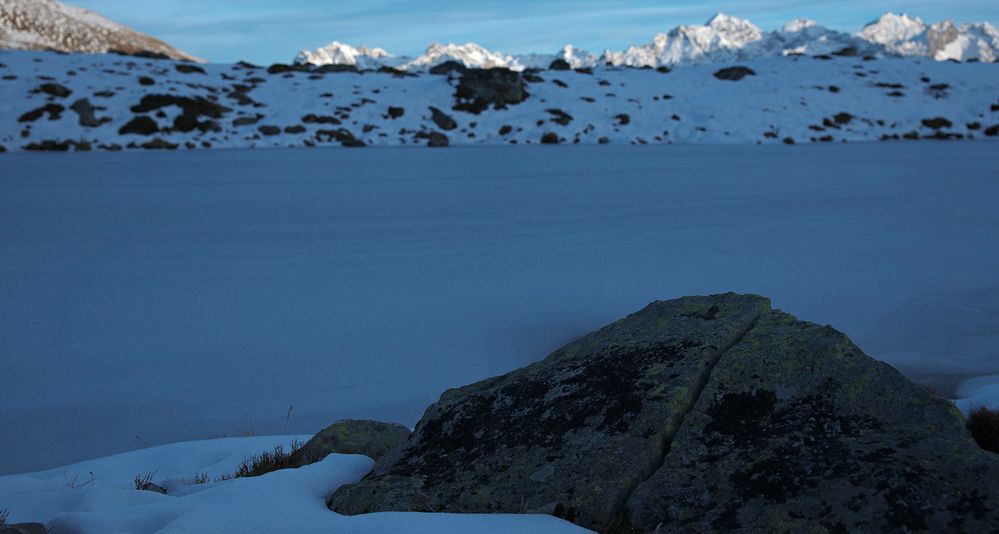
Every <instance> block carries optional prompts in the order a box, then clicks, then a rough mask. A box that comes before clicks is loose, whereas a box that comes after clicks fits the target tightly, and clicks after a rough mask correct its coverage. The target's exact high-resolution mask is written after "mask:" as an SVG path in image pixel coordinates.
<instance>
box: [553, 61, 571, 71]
mask: <svg viewBox="0 0 999 534" xmlns="http://www.w3.org/2000/svg"><path fill="white" fill-rule="evenodd" d="M548 70H572V65H570V64H569V62H568V61H566V60H564V59H562V58H558V59H556V60H555V61H552V62H551V64H549V65H548Z"/></svg>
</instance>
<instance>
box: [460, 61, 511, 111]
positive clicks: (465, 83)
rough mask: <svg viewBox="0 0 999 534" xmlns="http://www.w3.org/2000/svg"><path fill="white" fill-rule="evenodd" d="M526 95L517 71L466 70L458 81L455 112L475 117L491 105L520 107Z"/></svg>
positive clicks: (497, 107) (496, 69)
mask: <svg viewBox="0 0 999 534" xmlns="http://www.w3.org/2000/svg"><path fill="white" fill-rule="evenodd" d="M527 96H528V95H527V91H526V90H525V89H524V78H523V77H522V76H521V74H520V73H519V72H515V71H512V70H510V69H505V68H495V69H468V70H467V71H465V72H464V73H463V74H462V75H461V79H460V80H459V81H458V87H457V89H456V91H455V99H456V101H457V102H456V104H455V105H454V109H455V110H457V111H468V112H470V113H476V114H478V113H481V112H483V111H485V110H486V109H488V108H489V107H490V106H492V107H494V108H496V109H504V108H506V107H507V106H508V105H512V104H519V103H521V102H523V101H524V100H525V99H526V98H527Z"/></svg>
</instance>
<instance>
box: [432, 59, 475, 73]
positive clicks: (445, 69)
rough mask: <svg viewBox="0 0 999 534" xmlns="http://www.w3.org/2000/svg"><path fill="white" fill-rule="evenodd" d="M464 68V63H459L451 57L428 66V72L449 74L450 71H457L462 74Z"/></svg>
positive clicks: (465, 68)
mask: <svg viewBox="0 0 999 534" xmlns="http://www.w3.org/2000/svg"><path fill="white" fill-rule="evenodd" d="M466 70H468V67H466V66H465V64H464V63H459V62H457V61H454V60H453V59H452V60H448V61H445V62H444V63H441V64H439V65H434V66H433V67H430V74H437V75H441V74H451V73H452V72H457V73H459V74H462V73H464V72H465V71H466Z"/></svg>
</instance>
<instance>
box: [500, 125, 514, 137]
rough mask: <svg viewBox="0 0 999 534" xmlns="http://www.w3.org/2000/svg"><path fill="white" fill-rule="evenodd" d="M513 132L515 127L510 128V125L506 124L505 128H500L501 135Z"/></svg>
mask: <svg viewBox="0 0 999 534" xmlns="http://www.w3.org/2000/svg"><path fill="white" fill-rule="evenodd" d="M512 131H513V126H510V125H509V124H504V125H503V126H500V129H499V134H500V135H507V134H509V133H510V132H512Z"/></svg>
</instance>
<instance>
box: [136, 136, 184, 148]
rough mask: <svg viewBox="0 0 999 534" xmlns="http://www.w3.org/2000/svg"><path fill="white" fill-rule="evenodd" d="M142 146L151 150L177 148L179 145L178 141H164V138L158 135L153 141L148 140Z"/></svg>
mask: <svg viewBox="0 0 999 534" xmlns="http://www.w3.org/2000/svg"><path fill="white" fill-rule="evenodd" d="M141 146H142V148H146V149H150V150H177V147H178V146H179V145H177V144H176V143H170V142H168V141H164V140H163V139H160V138H159V137H157V138H155V139H153V140H152V141H146V142H145V143H143V144H142V145H141Z"/></svg>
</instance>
